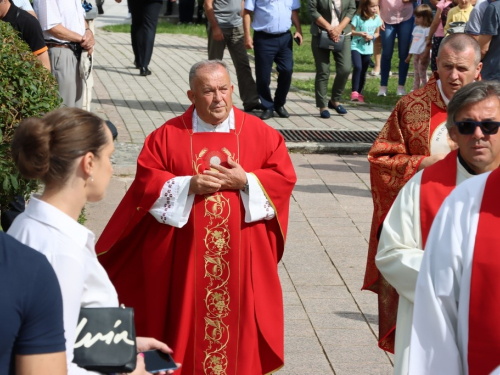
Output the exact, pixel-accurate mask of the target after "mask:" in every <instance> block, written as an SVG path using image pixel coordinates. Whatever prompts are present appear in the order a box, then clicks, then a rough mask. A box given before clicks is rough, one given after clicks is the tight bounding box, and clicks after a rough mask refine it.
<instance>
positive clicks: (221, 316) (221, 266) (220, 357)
mask: <svg viewBox="0 0 500 375" xmlns="http://www.w3.org/2000/svg"><path fill="white" fill-rule="evenodd" d="M238 150H239V147H238V139H237V135H236V134H235V133H197V134H194V135H192V151H193V155H192V163H193V169H194V171H193V172H194V174H197V173H203V170H205V169H210V163H215V164H222V165H223V166H226V167H227V163H226V161H227V157H228V156H231V157H232V158H233V160H235V161H236V162H239V155H238ZM240 207H241V202H240V194H239V193H238V192H236V191H221V192H217V193H214V194H210V195H205V196H201V195H197V196H196V197H195V202H194V206H193V210H194V215H193V222H194V235H195V241H194V258H195V259H194V262H195V264H196V266H195V281H194V283H195V289H196V298H195V305H196V306H195V317H194V319H195V328H194V335H195V337H194V351H195V355H194V363H195V373H197V374H198V373H199V374H219V373H221V374H237V372H236V371H237V368H236V363H237V360H236V359H237V358H238V341H239V325H240V318H241V317H240V310H239V306H240V297H241V296H240V294H241V292H240V288H241V286H240V284H239V280H240V279H241V277H240V267H239V265H240V252H241V227H240V223H241V215H242V213H241V209H240ZM255 339H256V337H255ZM250 345H251V346H254V347H258V344H257V342H256V341H255V342H254V343H251V344H250ZM231 362H232V363H231Z"/></svg>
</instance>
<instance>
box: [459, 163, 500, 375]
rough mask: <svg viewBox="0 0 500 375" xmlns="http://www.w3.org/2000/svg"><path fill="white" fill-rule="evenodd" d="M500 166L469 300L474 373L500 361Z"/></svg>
mask: <svg viewBox="0 0 500 375" xmlns="http://www.w3.org/2000/svg"><path fill="white" fill-rule="evenodd" d="M499 190H500V169H496V170H494V171H493V172H491V174H490V175H489V176H488V179H487V181H486V186H485V188H484V194H483V200H482V202H481V210H480V215H479V222H478V224H477V233H476V242H475V244H474V256H473V258H472V274H471V285H470V300H469V344H468V358H467V362H468V365H469V374H470V375H483V374H484V375H487V374H489V373H490V372H492V371H493V370H494V369H495V368H496V367H497V366H499V365H500V355H499V353H500V324H499V320H498V304H499V301H500V286H499V278H498V275H499V274H500V255H499V253H498V249H499V243H500V229H499V228H500V200H499V199H498V192H499Z"/></svg>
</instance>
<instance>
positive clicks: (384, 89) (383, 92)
mask: <svg viewBox="0 0 500 375" xmlns="http://www.w3.org/2000/svg"><path fill="white" fill-rule="evenodd" d="M377 96H387V86H380V90H378V94H377Z"/></svg>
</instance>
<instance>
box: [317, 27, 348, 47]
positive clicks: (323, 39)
mask: <svg viewBox="0 0 500 375" xmlns="http://www.w3.org/2000/svg"><path fill="white" fill-rule="evenodd" d="M344 39H345V35H344V34H340V35H339V40H338V42H334V41H333V40H331V39H330V36H329V35H328V31H326V30H321V32H320V34H319V41H318V47H319V48H321V49H329V50H330V51H335V52H337V51H342V50H343V49H344Z"/></svg>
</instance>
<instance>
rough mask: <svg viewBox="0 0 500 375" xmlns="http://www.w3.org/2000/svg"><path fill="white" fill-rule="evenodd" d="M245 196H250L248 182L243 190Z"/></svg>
mask: <svg viewBox="0 0 500 375" xmlns="http://www.w3.org/2000/svg"><path fill="white" fill-rule="evenodd" d="M241 190H242V191H243V192H244V193H245V194H248V195H250V186H249V185H248V181H247V183H246V184H245V187H244V188H243V189H241Z"/></svg>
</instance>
